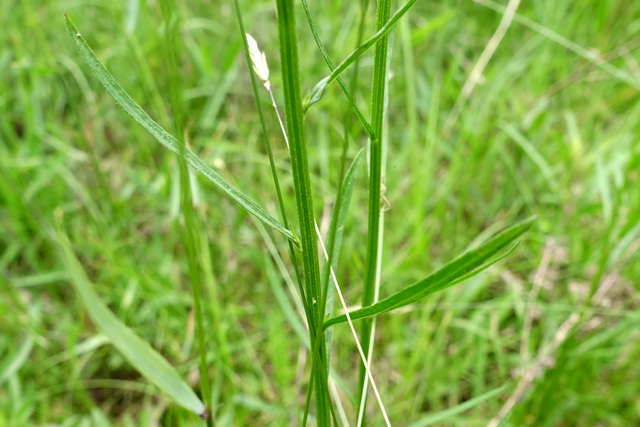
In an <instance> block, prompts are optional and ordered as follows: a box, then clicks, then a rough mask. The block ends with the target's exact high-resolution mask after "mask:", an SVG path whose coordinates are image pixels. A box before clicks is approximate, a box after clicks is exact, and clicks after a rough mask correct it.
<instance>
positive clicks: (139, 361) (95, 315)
mask: <svg viewBox="0 0 640 427" xmlns="http://www.w3.org/2000/svg"><path fill="white" fill-rule="evenodd" d="M57 234H58V236H57V237H58V246H59V247H60V251H61V254H62V257H63V260H64V263H65V265H66V267H67V272H68V273H69V276H70V277H69V278H70V279H71V283H72V284H73V286H74V287H75V289H76V291H77V292H78V295H79V296H80V299H81V300H82V305H84V308H85V309H86V310H87V314H88V315H89V317H90V318H91V320H92V321H93V323H95V325H96V326H97V327H98V329H100V330H101V331H102V332H103V333H104V334H105V335H106V336H107V337H108V338H109V341H110V342H111V344H113V345H114V347H116V348H117V349H118V351H120V353H122V355H123V356H124V358H125V359H127V361H128V362H129V363H130V364H131V365H132V366H133V367H134V368H135V369H136V370H137V371H138V372H139V373H140V374H141V375H142V376H144V377H145V378H146V379H148V380H149V381H151V382H152V383H154V384H155V385H156V386H157V387H158V388H159V389H160V390H162V391H164V392H165V393H166V394H168V395H169V396H170V397H171V398H172V399H173V400H175V401H176V403H178V404H180V405H182V406H184V407H185V408H187V409H189V410H191V411H193V412H195V413H196V414H198V415H199V416H201V417H204V416H206V411H205V406H204V404H203V403H202V401H201V400H200V399H199V398H198V396H197V395H196V393H195V392H194V391H193V390H192V389H191V387H189V385H188V384H187V383H186V382H185V381H184V380H183V379H182V377H181V376H180V374H178V372H177V371H176V370H175V368H174V367H173V366H171V365H170V364H169V362H167V361H166V360H165V359H164V357H162V356H161V355H160V354H159V353H158V352H157V351H155V350H154V349H153V348H152V347H151V346H150V345H149V344H148V343H147V342H146V341H144V340H143V339H142V338H140V337H139V336H138V335H136V333H135V332H133V330H132V329H130V328H128V327H127V326H126V325H125V324H124V323H122V322H121V321H120V319H118V318H117V317H116V316H115V315H114V314H113V313H112V312H111V311H110V310H109V308H107V306H106V305H105V304H104V303H103V302H102V300H100V297H98V295H97V294H96V292H95V291H94V290H93V287H92V285H91V283H90V282H89V279H88V278H87V275H86V274H85V272H84V269H83V268H82V266H81V265H80V262H79V261H78V259H77V258H76V256H75V254H74V253H73V249H72V248H71V243H69V240H68V239H67V237H66V236H65V235H63V234H62V233H61V232H58V233H57Z"/></svg>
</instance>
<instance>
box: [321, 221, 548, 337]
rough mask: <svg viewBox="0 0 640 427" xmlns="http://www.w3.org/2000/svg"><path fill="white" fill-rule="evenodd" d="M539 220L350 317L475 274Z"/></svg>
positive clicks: (497, 237) (377, 311)
mask: <svg viewBox="0 0 640 427" xmlns="http://www.w3.org/2000/svg"><path fill="white" fill-rule="evenodd" d="M535 219H536V217H535V216H534V217H530V218H528V219H525V220H524V221H521V222H518V223H516V224H514V225H512V226H511V227H509V228H507V229H505V230H503V231H501V232H500V233H498V234H496V235H495V236H494V237H492V238H491V239H489V240H488V241H487V242H486V243H484V244H483V245H481V246H480V247H478V248H476V249H473V250H471V251H469V252H467V253H466V254H464V255H462V256H461V257H459V258H458V259H456V260H454V261H452V262H450V263H449V264H447V265H445V266H444V267H442V268H441V269H440V270H438V271H436V272H435V273H433V274H431V275H430V276H428V277H427V278H425V279H423V280H420V281H419V282H416V283H414V284H413V285H411V286H409V287H407V288H405V289H403V290H402V291H400V292H398V293H396V294H394V295H392V296H390V297H388V298H386V299H384V300H382V301H380V302H378V303H376V304H373V305H371V306H368V307H364V308H361V309H360V310H355V311H352V312H350V313H349V316H350V317H351V319H352V320H356V319H364V318H368V317H373V316H377V315H379V314H382V313H386V312H388V311H391V310H395V309H396V308H400V307H403V306H405V305H408V304H411V303H413V302H415V301H417V300H419V299H421V298H424V297H425V296H427V295H429V294H432V293H434V292H437V291H441V290H443V289H445V288H448V287H450V286H453V285H455V284H457V283H460V281H461V280H459V279H461V278H463V277H464V278H468V277H470V276H471V275H472V274H473V273H475V271H472V270H475V269H476V268H478V267H480V266H481V265H482V264H484V263H485V262H486V261H487V260H488V259H489V258H491V257H492V256H493V255H495V254H496V253H497V252H498V251H500V250H501V249H502V248H504V247H505V246H507V245H508V244H509V243H511V242H513V241H514V240H516V239H517V238H518V237H520V236H521V235H522V234H523V233H524V232H525V231H527V230H528V229H529V228H530V227H531V225H532V224H533V222H534V221H535ZM346 321H347V317H346V316H345V315H344V314H342V315H340V316H336V317H333V318H331V319H329V320H327V321H326V322H324V328H325V329H327V328H328V327H330V326H333V325H336V324H338V323H342V322H346Z"/></svg>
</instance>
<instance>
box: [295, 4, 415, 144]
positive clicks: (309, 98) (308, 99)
mask: <svg viewBox="0 0 640 427" xmlns="http://www.w3.org/2000/svg"><path fill="white" fill-rule="evenodd" d="M417 1H418V0H409V1H408V2H407V4H405V5H404V6H402V8H401V9H400V10H398V11H397V12H396V13H395V15H393V16H392V17H391V18H390V19H389V20H388V21H387V23H386V24H385V25H384V26H383V27H382V28H380V29H379V30H378V31H377V32H376V33H375V34H374V35H373V36H372V37H371V38H370V39H369V40H367V41H366V42H364V43H363V44H362V45H360V46H359V47H358V48H357V49H356V50H354V51H353V52H351V53H350V54H349V56H347V57H346V58H345V59H344V60H343V61H342V62H341V63H340V64H338V66H337V67H335V68H334V69H333V70H332V71H331V74H329V75H328V76H327V77H325V78H323V79H322V80H320V81H319V82H318V83H316V85H315V86H314V87H313V89H311V90H310V91H309V93H307V95H306V96H305V97H304V102H303V108H304V111H307V109H308V108H309V107H310V106H311V105H313V104H315V103H316V102H318V101H320V99H321V98H322V95H324V91H325V90H326V89H327V86H328V85H329V84H330V83H331V82H333V81H334V80H335V79H337V78H338V77H339V76H340V74H342V73H343V72H345V71H346V69H347V68H349V66H350V65H351V64H353V63H354V62H355V61H356V59H358V58H359V57H360V55H362V54H363V53H365V52H366V51H367V50H369V48H371V46H373V45H375V44H376V43H377V42H378V40H380V39H381V38H383V37H384V36H385V35H387V33H388V32H389V31H391V29H392V28H393V27H394V26H395V25H396V24H397V23H398V21H399V20H400V18H402V17H403V16H404V14H405V13H407V12H408V11H409V9H411V7H412V6H413V5H414V4H416V2H417ZM371 126H372V128H373V123H371ZM372 130H373V133H374V134H375V132H376V130H375V129H372Z"/></svg>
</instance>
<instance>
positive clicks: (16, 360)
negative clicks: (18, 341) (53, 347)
mask: <svg viewBox="0 0 640 427" xmlns="http://www.w3.org/2000/svg"><path fill="white" fill-rule="evenodd" d="M32 348H33V339H32V338H31V337H27V338H26V339H25V340H24V341H23V342H22V345H20V347H16V348H14V349H13V351H12V352H11V353H9V354H7V355H6V356H5V357H4V359H3V360H2V363H0V385H2V384H4V382H5V381H7V380H8V379H9V378H11V377H12V376H14V375H15V374H16V373H17V372H18V371H19V370H20V368H22V366H23V365H24V364H25V363H26V362H27V361H28V360H29V354H31V349H32Z"/></svg>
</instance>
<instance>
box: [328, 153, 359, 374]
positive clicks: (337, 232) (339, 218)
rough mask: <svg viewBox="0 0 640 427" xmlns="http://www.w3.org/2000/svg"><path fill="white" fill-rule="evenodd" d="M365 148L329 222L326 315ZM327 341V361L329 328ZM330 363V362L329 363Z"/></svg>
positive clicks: (346, 180)
mask: <svg viewBox="0 0 640 427" xmlns="http://www.w3.org/2000/svg"><path fill="white" fill-rule="evenodd" d="M363 153H364V149H361V150H360V151H359V152H358V154H356V157H355V158H354V159H353V163H352V164H351V167H350V168H349V170H348V171H347V173H346V175H345V177H344V181H343V183H342V187H341V188H340V191H339V192H338V197H337V198H336V204H335V206H334V208H333V212H332V214H331V222H330V223H329V230H328V233H327V236H328V237H327V254H328V256H329V260H325V262H324V264H322V272H321V275H320V277H321V279H322V289H323V292H322V294H323V295H326V299H325V309H324V310H323V311H322V312H323V313H325V316H326V317H331V316H333V294H334V288H333V286H329V273H330V270H329V266H331V267H332V268H333V269H334V270H336V269H337V267H338V259H339V258H340V248H341V246H342V236H343V235H344V222H345V220H346V219H347V212H348V211H349V205H350V204H351V196H352V195H353V189H354V187H355V185H356V179H357V177H358V170H359V169H360V163H362V154H363ZM325 335H326V336H325V342H326V349H327V362H328V361H329V360H330V358H331V340H332V338H333V334H332V330H331V329H329V330H328V331H327V332H326V334H325ZM327 365H329V363H327Z"/></svg>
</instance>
